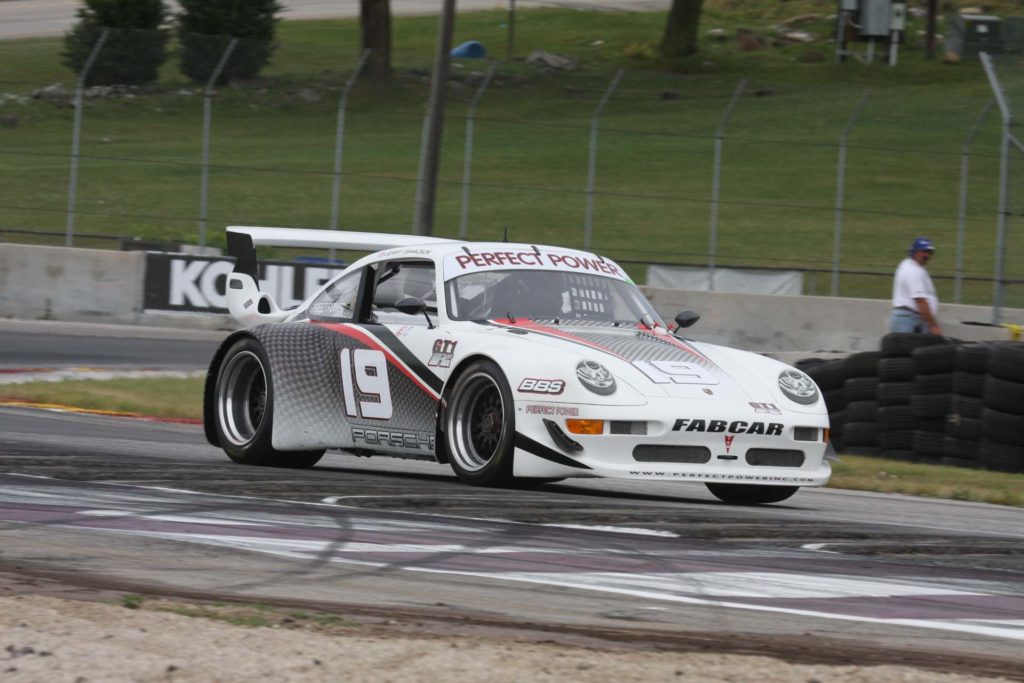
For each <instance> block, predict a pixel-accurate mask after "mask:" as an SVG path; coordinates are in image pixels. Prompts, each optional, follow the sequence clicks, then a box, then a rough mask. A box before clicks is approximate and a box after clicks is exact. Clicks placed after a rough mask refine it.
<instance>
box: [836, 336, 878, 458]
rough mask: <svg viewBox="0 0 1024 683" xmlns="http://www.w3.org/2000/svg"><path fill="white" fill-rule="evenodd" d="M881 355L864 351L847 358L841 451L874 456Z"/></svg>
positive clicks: (876, 439) (876, 436)
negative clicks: (844, 421) (844, 420)
mask: <svg viewBox="0 0 1024 683" xmlns="http://www.w3.org/2000/svg"><path fill="white" fill-rule="evenodd" d="M880 357H881V354H880V353H879V352H878V351H863V352H861V353H855V354H853V355H851V356H848V357H847V358H846V381H845V382H844V383H843V395H844V400H845V402H846V410H845V418H846V423H845V425H844V426H843V440H842V442H841V443H842V447H843V449H844V450H845V451H846V452H847V453H852V454H854V455H875V453H876V451H877V448H878V425H877V424H876V418H877V412H878V401H877V398H876V394H877V392H878V361H879V358H880Z"/></svg>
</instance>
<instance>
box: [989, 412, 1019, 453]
mask: <svg viewBox="0 0 1024 683" xmlns="http://www.w3.org/2000/svg"><path fill="white" fill-rule="evenodd" d="M981 433H982V434H984V435H985V438H986V439H992V440H993V441H998V442H1000V443H1005V444H1011V445H1014V446H1021V447H1024V416H1021V415H1014V414H1013V413H1004V412H1002V411H1000V410H994V409H992V408H985V412H983V413H982V415H981Z"/></svg>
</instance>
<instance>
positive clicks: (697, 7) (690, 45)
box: [661, 0, 704, 58]
mask: <svg viewBox="0 0 1024 683" xmlns="http://www.w3.org/2000/svg"><path fill="white" fill-rule="evenodd" d="M703 8H704V0H672V9H670V10H669V13H668V21H667V22H666V23H665V35H664V36H663V37H662V39H661V54H663V55H664V56H666V57H669V58H672V57H689V56H690V55H692V54H696V52H697V30H698V28H700V13H701V10H702V9H703Z"/></svg>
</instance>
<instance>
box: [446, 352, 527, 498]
mask: <svg viewBox="0 0 1024 683" xmlns="http://www.w3.org/2000/svg"><path fill="white" fill-rule="evenodd" d="M513 406H514V404H513V402H512V390H511V389H509V386H508V382H507V381H506V380H505V375H504V373H503V372H502V371H501V369H500V368H499V367H498V366H497V365H496V364H495V363H493V362H491V361H489V360H480V361H476V362H475V363H472V364H471V365H470V366H469V367H467V368H466V369H465V371H464V372H463V373H462V374H461V375H459V378H458V379H457V380H456V381H455V385H454V386H453V388H452V394H451V402H450V403H449V406H448V411H447V413H446V415H445V430H444V437H445V445H446V446H447V449H448V454H449V460H450V462H451V466H452V469H453V470H454V471H455V474H456V475H457V476H458V477H459V479H461V480H462V481H464V482H466V483H469V484H475V485H477V486H505V485H508V484H511V483H512V482H513V477H512V459H513V451H514V450H515V446H514V441H515V431H516V430H515V413H514V410H515V408H514V407H513Z"/></svg>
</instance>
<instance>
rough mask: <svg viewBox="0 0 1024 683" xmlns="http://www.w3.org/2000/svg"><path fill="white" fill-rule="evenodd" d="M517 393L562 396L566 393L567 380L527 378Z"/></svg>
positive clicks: (520, 384)
mask: <svg viewBox="0 0 1024 683" xmlns="http://www.w3.org/2000/svg"><path fill="white" fill-rule="evenodd" d="M517 391H521V392H522V393H524V394H560V393H562V392H563V391H565V380H561V379H536V378H534V377H527V378H526V379H524V380H523V381H522V382H520V383H519V389H518V390H517Z"/></svg>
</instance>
